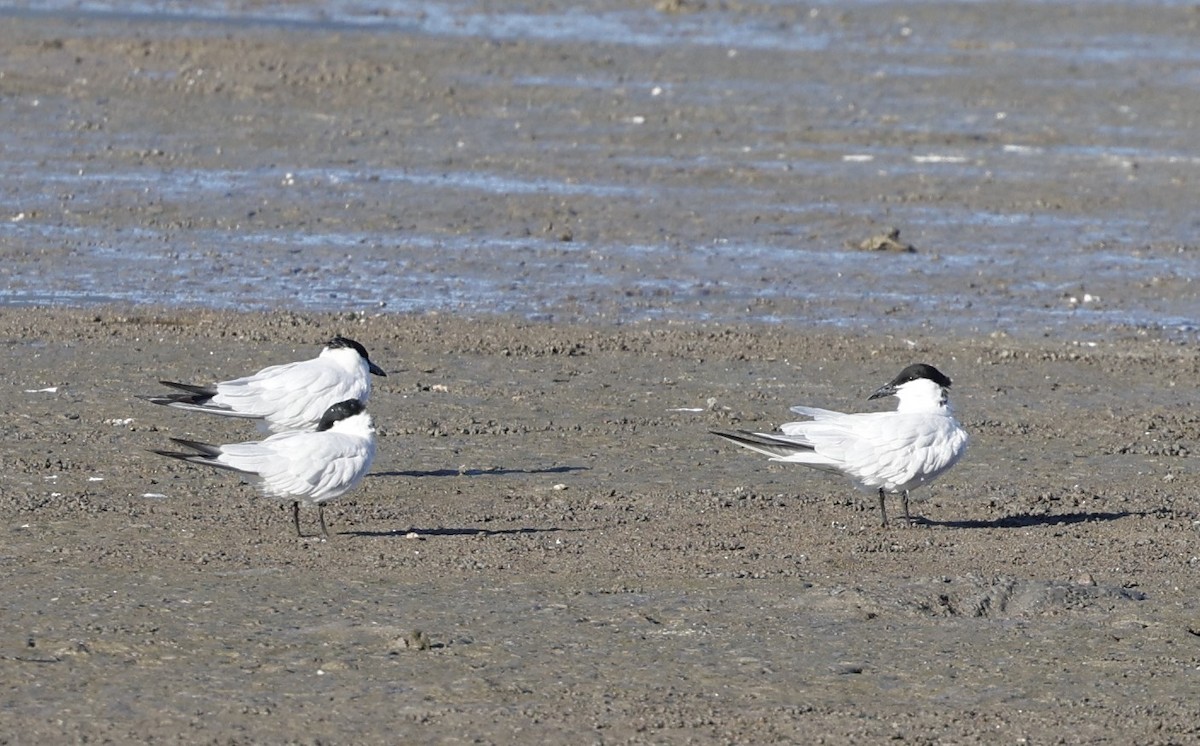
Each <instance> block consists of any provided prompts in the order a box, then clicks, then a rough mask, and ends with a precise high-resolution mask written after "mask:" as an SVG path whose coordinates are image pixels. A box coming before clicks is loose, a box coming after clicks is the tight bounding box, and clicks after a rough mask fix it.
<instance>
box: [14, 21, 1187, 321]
mask: <svg viewBox="0 0 1200 746" xmlns="http://www.w3.org/2000/svg"><path fill="white" fill-rule="evenodd" d="M34 7H36V9H31V8H34ZM683 7H684V11H683V12H664V11H661V10H658V9H656V8H654V7H649V6H644V5H643V4H637V5H631V6H628V7H621V6H619V5H614V6H613V7H612V9H610V10H608V11H605V12H601V13H595V14H585V13H582V12H580V11H578V10H575V9H574V8H572V7H559V6H558V5H556V4H554V3H527V4H512V5H506V6H504V7H503V8H502V9H499V10H498V9H496V8H492V7H489V6H488V5H487V4H482V3H473V2H449V1H448V2H393V3H359V2H341V3H333V4H328V3H321V4H316V3H313V4H305V3H278V4H272V3H245V4H238V3H226V2H210V3H205V2H198V3H186V4H180V3H166V2H164V3H137V4H132V5H131V4H126V3H119V4H118V3H104V2H62V3H38V4H36V6H35V4H24V5H21V4H18V5H17V6H16V8H15V9H13V8H10V9H9V10H6V11H3V13H4V14H5V15H8V16H9V18H10V20H18V21H20V22H21V23H24V24H30V25H33V26H37V25H38V24H46V23H49V24H57V23H61V24H65V27H66V28H67V29H68V31H67V32H66V34H65V36H66V38H68V39H71V38H76V37H77V38H80V39H83V40H84V41H85V42H86V44H88V45H90V46H88V47H87V49H88V51H90V52H94V51H95V50H96V49H106V48H105V47H103V44H105V43H107V41H108V40H111V43H112V45H113V50H114V51H112V53H111V57H109V58H105V57H104V55H101V59H102V63H103V64H99V65H96V66H95V67H90V66H89V67H87V68H86V69H83V70H64V71H62V73H63V75H64V76H65V77H64V80H69V83H68V84H67V90H66V91H65V92H64V91H62V90H58V89H55V88H54V87H53V86H48V87H45V88H42V89H39V88H38V86H37V84H25V83H24V81H25V80H26V78H28V79H30V80H41V79H43V78H45V77H46V76H45V75H43V74H42V72H41V68H40V67H39V66H40V65H42V64H45V65H47V66H48V67H50V69H51V77H52V74H53V65H54V64H56V63H59V62H60V60H59V59H58V58H55V59H51V60H49V61H45V60H43V59H42V58H43V57H44V56H45V55H43V54H41V52H42V51H44V50H35V51H34V52H32V53H30V54H29V55H28V56H23V57H21V56H13V59H11V60H10V69H11V70H12V72H10V74H9V75H8V76H7V78H6V79H7V80H8V81H9V83H8V88H7V91H6V95H5V98H6V99H7V102H8V105H6V106H4V107H2V108H0V144H2V145H3V148H2V150H0V169H3V172H4V173H5V179H4V185H3V187H2V189H3V194H4V195H5V199H6V202H7V204H8V208H7V215H5V216H4V218H5V219H4V220H3V221H0V248H2V249H3V253H4V256H5V265H6V267H5V268H4V270H3V272H2V273H0V304H5V305H10V306H12V305H34V304H46V303H53V304H69V305H89V304H95V303H108V302H120V303H155V304H167V305H183V306H189V305H201V306H208V307H217V308H232V309H264V308H294V309H310V310H342V309H351V310H370V311H374V310H381V311H397V312H408V311H429V310H439V311H452V312H457V313H468V314H479V313H494V312H499V313H508V314H516V315H521V316H528V317H531V318H538V319H552V320H553V319H559V320H572V319H576V320H578V319H587V320H595V319H599V318H602V319H607V320H610V321H614V322H620V323H628V322H636V321H642V320H664V319H667V320H672V319H679V320H713V321H723V322H726V321H763V322H768V323H789V324H822V325H839V326H845V327H848V328H870V329H873V330H889V329H890V330H894V331H896V332H898V333H915V332H920V331H923V330H924V331H931V332H936V333H966V334H978V333H991V332H994V331H1003V332H1006V333H1010V334H1021V335H1040V334H1054V335H1060V334H1061V335H1065V336H1068V337H1073V338H1074V337H1084V338H1094V337H1097V336H1103V335H1106V334H1111V333H1113V332H1114V330H1117V331H1128V330H1135V331H1138V332H1139V333H1151V334H1166V335H1170V336H1179V337H1184V338H1190V337H1192V336H1194V333H1195V330H1196V328H1197V326H1198V324H1200V311H1198V310H1197V309H1198V308H1200V306H1198V305H1197V303H1196V301H1197V297H1196V288H1195V278H1196V277H1197V274H1198V273H1200V248H1197V247H1198V244H1197V239H1196V234H1197V228H1198V225H1200V223H1198V220H1197V218H1196V217H1195V216H1194V195H1195V189H1194V183H1195V181H1196V179H1197V178H1198V176H1200V153H1197V151H1196V150H1195V148H1194V136H1193V135H1194V132H1195V127H1196V125H1197V123H1198V122H1197V119H1198V117H1200V105H1197V103H1196V102H1195V99H1196V97H1195V96H1194V95H1191V94H1192V93H1193V92H1194V90H1195V84H1196V83H1197V82H1200V48H1197V47H1196V46H1195V44H1194V42H1193V40H1194V38H1195V36H1194V30H1195V29H1194V26H1195V23H1196V19H1195V18H1194V16H1195V14H1194V13H1193V12H1191V11H1190V10H1189V9H1188V6H1187V5H1186V4H1183V3H1179V4H1174V3H1149V2H1147V3H1123V4H1113V5H1095V4H1088V5H1087V6H1086V7H1085V6H1082V5H1080V6H1075V5H1072V4H1066V3H1052V2H1013V3H1001V4H988V5H986V6H981V5H978V4H943V3H922V4H917V5H912V4H904V5H900V4H896V3H890V2H851V3H813V4H809V5H806V6H805V7H803V8H797V7H793V6H792V4H790V3H758V4H747V5H742V6H738V7H739V9H738V10H736V11H735V10H729V9H726V8H724V7H710V5H709V4H702V5H700V4H697V5H694V6H692V7H689V5H688V4H687V3H685V4H684V6H683ZM697 8H698V9H697ZM1018 18H1019V19H1021V20H1020V21H1015V20H1013V19H1018ZM55 33H60V32H59V31H55ZM160 37H166V38H167V39H169V40H172V41H175V42H178V41H179V40H181V39H182V40H185V41H186V40H188V39H193V40H195V43H196V44H197V45H203V44H206V43H208V42H207V40H211V39H220V38H221V37H226V38H234V39H244V40H248V42H250V43H253V42H255V41H258V40H262V41H263V43H264V44H274V43H277V42H278V41H279V40H280V39H281V38H282V39H285V40H286V39H288V38H289V37H295V38H297V39H302V40H305V41H309V40H316V42H314V43H325V42H328V40H330V39H334V40H335V41H336V40H337V39H348V40H349V43H350V44H352V45H353V44H355V43H357V41H358V40H362V42H363V43H364V44H372V45H375V47H372V49H375V48H383V49H385V50H386V49H387V48H389V45H400V46H405V45H420V44H431V45H435V46H436V47H437V48H438V49H439V50H446V49H449V50H454V49H456V48H458V49H461V50H462V57H461V58H459V59H461V62H462V64H461V66H460V67H458V68H454V69H449V70H444V69H430V70H421V71H420V72H421V74H422V75H423V76H425V78H426V79H427V80H428V81H429V84H428V85H425V86H423V87H421V88H419V91H421V92H428V91H434V95H433V97H432V98H433V100H432V101H430V102H428V103H427V105H428V107H429V111H431V112H433V113H432V114H431V115H430V116H429V117H428V118H427V119H425V120H424V121H422V120H420V119H419V118H418V116H417V115H415V114H414V115H412V116H411V117H409V116H407V115H408V113H409V110H408V108H407V102H405V101H394V102H392V104H391V108H387V107H385V106H384V105H383V104H381V103H379V102H378V101H376V100H374V99H372V98H371V95H372V91H371V86H372V85H373V84H374V81H372V80H371V79H370V76H368V77H367V78H365V79H364V81H365V82H357V81H352V82H351V83H350V84H347V85H345V86H344V87H345V88H346V90H345V91H340V92H336V93H337V95H340V96H341V98H339V99H338V100H337V101H335V102H331V104H330V106H329V107H328V108H327V109H324V110H322V108H321V105H320V103H318V104H317V105H315V107H314V108H313V109H309V108H305V105H302V104H297V105H294V106H293V107H292V108H289V104H288V102H287V101H286V100H285V99H284V98H282V97H280V98H279V103H278V104H276V103H272V102H271V101H270V100H269V99H270V98H271V97H267V99H265V100H264V101H263V102H262V104H261V107H262V108H263V109H265V110H267V111H266V112H265V113H264V112H263V111H253V110H252V109H250V108H249V104H248V103H247V101H245V100H242V99H239V98H233V99H230V98H227V97H225V96H224V95H223V90H222V89H221V88H219V87H218V88H215V89H209V88H206V87H205V86H206V84H207V83H208V81H210V80H211V79H212V78H214V77H217V78H220V79H221V80H222V81H223V82H224V81H232V82H235V83H236V82H238V81H239V80H240V77H239V76H245V75H247V74H248V73H247V71H246V69H244V68H238V67H236V66H231V67H230V68H229V69H222V68H221V67H220V66H218V67H216V69H214V68H213V67H211V66H208V67H204V66H201V64H200V63H199V62H196V63H194V64H189V62H188V61H187V60H182V61H175V62H174V63H172V64H166V63H160V64H155V62H154V58H153V57H148V60H149V61H147V62H145V63H141V62H140V61H139V60H138V59H137V58H136V57H130V56H127V55H126V53H125V49H126V47H124V46H121V45H123V44H126V43H127V42H128V40H129V39H133V40H140V39H158V38H160ZM481 49H483V51H480V50H481ZM489 50H490V51H489ZM475 55H478V59H477V57H476V56H475ZM86 56H88V55H80V56H79V57H78V59H83V58H84V57H86ZM89 59H90V58H89ZM264 59H265V60H266V61H267V62H271V61H272V60H271V59H270V58H269V57H268V56H264ZM480 59H482V60H483V61H482V62H480ZM306 62H308V60H305V59H303V58H301V61H300V62H297V63H296V64H295V65H292V66H285V65H281V68H284V69H287V70H288V72H289V73H291V74H293V75H294V74H296V73H297V72H298V71H299V72H304V63H306ZM77 64H78V63H77ZM312 64H313V65H317V66H319V65H320V64H321V62H320V61H316V62H313V63H312ZM433 64H435V63H431V67H432V65H433ZM397 67H398V69H399V70H400V71H401V72H403V71H405V70H406V69H408V66H407V65H406V64H400V65H398V66H397ZM114 68H116V69H115V70H114ZM108 75H113V76H115V77H114V78H113V80H112V81H108V82H110V83H111V88H110V89H105V90H98V89H100V88H101V86H102V85H104V83H105V81H106V78H105V76H108ZM205 75H207V76H208V78H207V79H206V78H205ZM39 76H40V77H39ZM313 76H314V77H313V78H312V79H310V80H308V81H307V82H306V83H305V85H307V86H310V87H311V88H312V90H313V91H314V92H315V93H314V95H319V94H321V93H322V92H323V91H324V88H322V83H321V80H323V79H322V78H320V76H319V73H313ZM0 82H2V81H0ZM192 83H195V84H196V85H195V86H194V89H195V90H196V91H199V92H200V93H199V94H197V95H201V96H208V97H209V98H208V100H207V101H204V102H203V103H204V104H205V106H206V107H207V109H206V110H207V111H208V112H210V113H212V121H211V122H206V121H201V120H198V119H191V118H188V117H187V116H186V115H185V114H183V113H182V112H181V113H180V114H178V115H175V116H174V117H173V116H172V112H170V111H166V112H165V113H164V112H161V111H159V112H154V113H153V115H152V116H146V117H139V116H138V115H137V113H136V108H137V107H138V106H139V105H144V106H146V107H147V109H148V110H150V109H153V106H161V104H160V103H159V100H158V99H153V101H154V103H153V104H151V103H148V102H150V101H151V100H152V99H151V98H149V97H150V96H155V95H158V94H160V93H162V91H163V90H168V91H169V90H176V89H179V88H182V90H183V91H184V92H186V91H187V90H188V87H189V86H192ZM360 86H361V87H360ZM442 86H446V87H445V89H444V90H443V88H442ZM172 87H175V88H174V89H172ZM325 88H328V84H325ZM268 90H270V89H268ZM143 93H145V95H146V97H143ZM180 95H182V94H180ZM438 95H442V96H444V100H443V101H440V102H439V101H438V100H437V96H438ZM468 96H471V97H478V98H480V101H479V102H476V101H474V100H473V99H472V100H470V101H468V102H467V103H463V101H464V99H467V97H468ZM118 106H120V107H122V108H127V107H132V108H133V109H134V112H135V113H125V112H121V111H118V110H117V108H116V107H118ZM276 106H278V107H281V108H278V111H276V112H272V111H270V110H271V109H272V107H276ZM359 106H361V111H356V109H358V108H359ZM223 107H224V108H227V109H228V112H227V115H226V116H224V117H223V116H222V112H221V109H222V108H223ZM272 114H274V115H276V116H278V121H277V123H276V124H277V126H279V127H280V128H281V130H285V131H283V132H281V133H280V134H279V136H278V137H277V138H270V137H265V136H264V135H263V132H262V130H260V129H258V128H259V127H261V122H257V123H254V120H256V119H262V118H263V117H266V118H268V119H269V117H270V116H271V115H272ZM239 116H242V117H243V118H244V119H243V120H239V119H238V117H239ZM325 119H328V120H329V121H331V122H333V124H331V125H329V127H331V129H321V128H322V127H326V125H325V124H324V123H323V120H325ZM240 121H252V123H251V124H248V125H241V124H239V122H240ZM214 122H215V123H217V124H214ZM431 122H432V123H431ZM226 123H227V124H228V129H227V130H226V129H224V125H225V124H226ZM397 138H398V139H399V140H400V141H401V142H400V146H399V147H397V146H395V145H393V144H390V143H389V142H388V140H389V139H393V140H395V139H397ZM352 147H356V148H359V149H360V150H359V151H351V148H352ZM360 151H361V152H360ZM345 154H349V157H343V155H345ZM264 215H273V216H275V217H276V218H277V219H275V220H273V221H271V220H266V219H264ZM410 215H411V216H412V217H411V220H410ZM889 227H895V228H898V229H900V230H901V240H902V241H903V242H905V243H911V244H912V245H914V246H915V248H916V249H917V251H916V253H912V254H900V253H882V252H875V253H866V252H863V251H861V250H858V249H857V248H855V246H856V245H857V244H858V243H859V242H860V241H862V240H863V239H865V238H868V237H870V236H873V235H876V234H879V233H881V232H882V231H883V230H884V229H886V228H889Z"/></svg>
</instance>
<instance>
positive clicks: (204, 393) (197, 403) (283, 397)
mask: <svg viewBox="0 0 1200 746" xmlns="http://www.w3.org/2000/svg"><path fill="white" fill-rule="evenodd" d="M372 375H377V376H386V375H387V373H384V372H383V369H382V368H380V367H379V366H378V365H376V364H375V363H373V362H371V359H370V358H369V357H368V356H367V350H366V348H364V347H363V346H362V345H360V344H359V343H358V342H355V341H354V340H353V339H347V338H345V337H334V338H333V339H332V340H330V341H329V344H327V345H325V348H324V349H323V350H321V354H320V355H318V356H317V357H315V358H312V359H311V360H302V361H300V362H295V363H286V364H284V365H272V366H271V367H269V368H263V369H262V370H260V371H259V372H257V373H255V374H254V375H252V376H244V377H242V378H234V379H233V380H230V381H222V382H221V383H217V384H213V385H212V386H194V385H192V384H189V383H176V382H174V381H160V382H159V383H161V384H163V385H164V386H168V387H170V388H173V389H178V390H179V391H182V392H183V393H180V394H169V395H166V396H143V397H140V398H142V399H145V400H147V401H149V402H151V403H153V404H161V405H163V406H167V407H175V408H176V409H186V410H189V411H193V412H204V413H206V414H216V415H223V416H225V417H241V418H244V419H253V420H259V429H260V430H263V431H264V432H270V433H284V432H292V431H298V430H312V429H314V428H315V427H316V426H317V423H319V422H321V419H322V417H323V415H324V414H325V411H326V410H328V409H329V407H331V406H333V405H334V404H336V403H337V402H340V401H344V400H346V399H357V400H358V401H360V402H362V403H363V404H366V403H367V399H368V397H370V395H371V376H372Z"/></svg>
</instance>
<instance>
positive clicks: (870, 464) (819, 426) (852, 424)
mask: <svg viewBox="0 0 1200 746" xmlns="http://www.w3.org/2000/svg"><path fill="white" fill-rule="evenodd" d="M949 388H950V379H949V378H947V377H946V376H945V375H944V374H943V373H942V372H941V371H939V370H938V369H937V368H935V367H933V366H932V365H926V364H924V363H918V364H915V365H910V366H908V367H907V368H905V369H904V370H902V371H900V373H899V375H897V376H896V377H895V378H893V379H892V380H891V381H889V382H888V383H886V384H885V385H884V386H882V387H880V388H879V390H877V391H876V392H875V393H873V394H871V396H869V397H867V398H868V401H869V400H871V399H879V398H882V397H885V396H894V397H896V398H897V399H899V404H898V405H897V407H896V410H895V411H894V412H863V413H858V414H843V413H842V412H833V411H830V410H828V409H818V408H816V407H792V409H791V411H793V412H795V413H797V414H801V415H804V416H806V417H809V418H811V419H809V420H805V421H803V422H788V423H786V424H784V425H781V426H780V427H779V430H780V431H781V433H782V434H778V433H752V432H747V431H745V430H739V431H738V432H736V433H724V432H717V431H715V430H714V431H712V434H713V435H717V436H719V437H721V438H724V439H725V440H728V441H729V442H731V443H736V444H737V445H739V446H742V447H743V448H749V449H750V450H752V451H757V452H758V453H762V454H765V455H767V456H770V457H771V460H772V461H782V462H785V463H790V464H802V465H804V466H808V467H811V468H813V469H820V470H822V471H829V472H834V473H837V474H842V475H844V476H847V477H849V478H850V479H851V480H852V481H853V482H854V484H855V486H856V487H858V489H860V490H862V491H864V492H875V491H876V490H878V494H879V515H880V517H881V518H882V519H883V525H884V526H886V525H887V509H886V508H885V507H884V494H885V493H889V492H890V493H892V494H900V495H902V496H903V505H904V517H905V519H906V520H911V518H910V517H909V514H908V493H909V490H912V489H915V488H916V487H920V486H921V485H923V484H928V483H929V482H932V481H933V480H935V479H937V478H938V477H940V476H941V475H942V474H945V473H946V472H947V471H948V470H949V469H950V467H952V466H954V464H955V463H957V462H958V460H959V458H961V457H962V455H963V453H964V452H965V451H966V450H967V432H966V431H965V430H963V429H962V426H961V425H959V424H958V422H957V421H956V420H955V419H954V414H953V412H952V411H951V409H950V402H949V399H948V398H947V390H948V389H949Z"/></svg>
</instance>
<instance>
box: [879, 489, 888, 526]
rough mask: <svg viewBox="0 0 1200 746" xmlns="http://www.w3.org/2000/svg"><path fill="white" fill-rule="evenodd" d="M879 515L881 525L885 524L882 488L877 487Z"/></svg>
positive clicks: (885, 510) (885, 513)
mask: <svg viewBox="0 0 1200 746" xmlns="http://www.w3.org/2000/svg"><path fill="white" fill-rule="evenodd" d="M879 516H880V517H881V518H883V525H884V526H886V525H887V508H885V507H884V505H883V488H882V487H880V488H879Z"/></svg>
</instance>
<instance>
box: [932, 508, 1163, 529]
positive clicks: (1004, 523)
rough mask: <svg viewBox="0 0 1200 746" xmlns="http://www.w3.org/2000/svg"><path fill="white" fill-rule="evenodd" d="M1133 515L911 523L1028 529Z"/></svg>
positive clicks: (1059, 515) (1023, 515) (1024, 515)
mask: <svg viewBox="0 0 1200 746" xmlns="http://www.w3.org/2000/svg"><path fill="white" fill-rule="evenodd" d="M1133 515H1140V514H1139V513H1136V512H1133V511H1128V510H1122V511H1117V512H1115V513H1055V514H1050V515H1031V514H1028V513H1020V514H1017V515H1006V516H1004V517H1003V518H996V519H994V520H990V521H934V520H930V519H929V518H923V517H920V516H917V517H914V518H913V520H912V523H913V525H914V526H943V527H945V528H1029V527H1031V526H1067V525H1070V524H1073V523H1089V522H1091V521H1097V522H1099V521H1119V520H1121V519H1122V518H1128V517H1129V516H1133Z"/></svg>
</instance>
